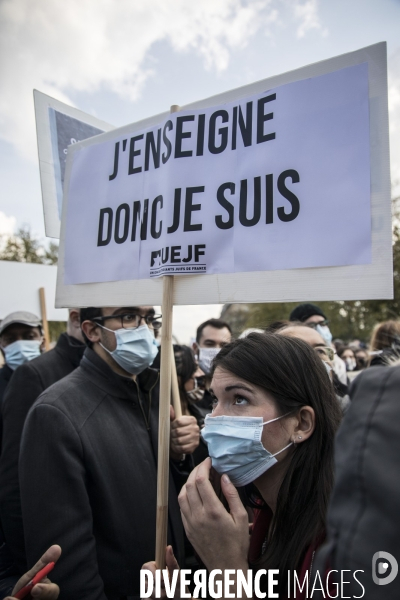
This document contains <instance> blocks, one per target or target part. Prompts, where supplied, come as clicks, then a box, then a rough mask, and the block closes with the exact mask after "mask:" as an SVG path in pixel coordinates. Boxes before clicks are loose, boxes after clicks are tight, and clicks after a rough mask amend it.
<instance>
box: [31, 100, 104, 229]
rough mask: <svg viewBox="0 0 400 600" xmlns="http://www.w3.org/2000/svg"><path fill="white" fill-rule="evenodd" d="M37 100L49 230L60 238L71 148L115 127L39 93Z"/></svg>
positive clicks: (41, 169)
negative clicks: (64, 186) (64, 190)
mask: <svg viewBox="0 0 400 600" xmlns="http://www.w3.org/2000/svg"><path fill="white" fill-rule="evenodd" d="M33 97H34V102H35V116H36V131H37V141H38V154H39V170H40V180H41V184H42V200H43V212H44V225H45V231H46V235H47V236H48V237H53V238H59V237H60V225H61V211H62V200H63V185H64V174H65V164H66V158H67V154H68V146H69V145H70V144H75V143H77V142H80V141H82V140H86V139H88V138H89V137H93V136H95V135H99V134H100V133H103V132H104V131H110V130H111V129H114V127H113V126H112V125H110V124H109V123H105V122H104V121H101V120H100V119H97V118H96V117H93V116H92V115H88V114H86V113H84V112H82V111H81V110H77V109H76V108H74V107H72V106H68V105H67V104H64V103H63V102H60V101H59V100H56V99H55V98H51V97H50V96H46V94H42V92H39V91H38V90H33Z"/></svg>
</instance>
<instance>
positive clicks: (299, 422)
mask: <svg viewBox="0 0 400 600" xmlns="http://www.w3.org/2000/svg"><path fill="white" fill-rule="evenodd" d="M314 429H315V412H314V409H313V408H312V407H311V406H302V407H301V409H300V410H299V412H298V413H297V415H296V424H295V426H294V429H293V433H292V442H293V443H294V444H301V443H302V442H304V441H305V440H308V438H309V437H310V436H311V435H312V434H313V432H314Z"/></svg>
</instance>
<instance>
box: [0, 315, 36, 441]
mask: <svg viewBox="0 0 400 600" xmlns="http://www.w3.org/2000/svg"><path fill="white" fill-rule="evenodd" d="M42 344H43V333H42V323H41V321H40V319H39V317H37V316H36V315H34V314H33V313H30V312H26V311H22V310H20V311H17V312H13V313H10V314H9V315H7V316H6V317H4V319H3V320H2V322H1V324H0V350H1V352H2V354H3V357H4V366H3V367H2V368H1V369H0V414H1V407H2V405H3V398H4V394H5V391H6V389H7V386H8V384H9V382H10V380H11V377H12V375H13V373H14V371H15V369H16V368H17V367H19V366H20V365H22V364H24V363H25V362H27V361H29V360H32V359H33V358H36V357H37V356H39V355H40V352H41V346H42ZM0 452H1V417H0Z"/></svg>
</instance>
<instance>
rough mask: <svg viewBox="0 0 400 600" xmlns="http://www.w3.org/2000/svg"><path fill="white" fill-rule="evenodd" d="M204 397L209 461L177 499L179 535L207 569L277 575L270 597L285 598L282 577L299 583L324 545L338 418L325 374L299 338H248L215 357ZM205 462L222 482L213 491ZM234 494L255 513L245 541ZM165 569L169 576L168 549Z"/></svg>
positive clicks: (240, 510)
mask: <svg viewBox="0 0 400 600" xmlns="http://www.w3.org/2000/svg"><path fill="white" fill-rule="evenodd" d="M211 389H212V393H213V394H214V397H215V404H214V410H213V413H212V415H209V416H207V417H206V420H205V427H204V430H203V437H204V439H205V440H206V441H207V442H208V451H209V454H210V457H211V460H210V459H207V460H206V461H204V462H203V463H202V464H201V465H199V466H198V467H196V469H195V470H194V471H193V472H192V473H191V475H190V476H189V479H188V481H187V484H186V485H185V486H184V487H183V489H182V491H181V493H180V497H179V503H180V507H181V512H182V518H183V523H184V526H185V529H186V533H187V536H188V538H189V540H190V541H191V543H192V544H193V546H194V548H195V550H196V552H197V553H198V555H199V556H200V558H201V560H202V561H203V563H204V565H205V566H206V567H207V569H208V570H209V571H210V570H213V569H221V570H225V569H234V570H238V569H241V570H243V571H244V572H245V573H246V571H247V569H248V568H251V569H253V574H254V571H256V570H258V569H279V573H280V576H279V597H280V598H281V600H282V599H283V598H286V597H292V596H290V595H289V591H288V589H287V581H288V575H287V574H288V571H290V572H291V573H292V574H293V571H296V572H297V575H298V577H299V579H300V581H302V580H303V577H304V575H305V574H306V572H307V571H309V570H310V569H311V566H312V561H313V557H314V553H315V551H316V549H317V548H318V547H319V546H320V544H321V543H322V542H323V541H324V538H325V529H326V524H325V518H326V511H327V505H328V501H329V496H330V493H331V489H332V484H333V445H334V436H335V432H336V430H337V427H338V425H339V422H340V418H341V413H340V408H339V406H338V403H337V400H336V397H335V394H334V392H333V388H332V385H331V382H330V380H329V377H328V375H327V372H326V369H325V367H324V365H323V363H322V361H321V360H320V359H319V357H318V356H317V355H316V353H315V352H314V350H313V349H312V348H311V347H310V346H309V345H308V344H306V343H305V342H303V341H302V340H299V339H296V338H289V337H285V336H282V335H277V334H265V333H264V334H250V335H249V336H248V337H247V338H245V339H242V340H236V341H235V342H233V343H231V344H228V345H226V346H224V348H222V350H221V351H220V352H219V354H218V355H217V356H216V357H215V359H214V362H213V379H212V384H211ZM211 463H212V466H213V468H214V469H215V470H216V471H217V472H218V473H219V475H222V477H221V479H220V482H219V481H218V480H217V481H213V483H214V488H215V489H214V488H213V486H212V484H211V482H210V471H211ZM212 473H213V471H211V477H212V479H213V480H215V479H216V478H215V476H213V475H212ZM219 485H220V489H221V491H222V495H223V496H224V497H225V500H226V502H227V504H228V506H229V511H228V510H227V509H226V507H225V506H226V503H225V502H221V501H220V499H219V497H218V487H219ZM236 488H240V490H241V495H242V499H243V500H244V501H245V502H247V503H249V502H250V503H251V505H252V506H253V507H256V511H255V512H256V516H255V519H254V524H253V528H252V534H251V538H250V540H249V535H248V519H247V512H246V510H245V507H244V505H243V503H242V500H241V498H240V497H239V493H238V491H237V489H236ZM215 490H217V492H216V491H215ZM167 565H168V567H169V568H170V569H173V568H177V565H176V562H174V559H173V555H172V550H171V548H170V547H169V548H168V550H167ZM147 568H149V567H148V566H147ZM263 591H266V589H264V590H263ZM274 591H276V590H274ZM304 593H305V591H304ZM296 597H297V598H298V599H299V598H301V597H303V596H302V593H300V594H299V593H298V594H297V596H296Z"/></svg>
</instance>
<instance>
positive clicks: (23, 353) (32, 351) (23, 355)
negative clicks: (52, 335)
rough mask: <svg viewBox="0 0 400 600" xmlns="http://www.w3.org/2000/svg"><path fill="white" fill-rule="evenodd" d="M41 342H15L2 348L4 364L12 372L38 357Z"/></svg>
mask: <svg viewBox="0 0 400 600" xmlns="http://www.w3.org/2000/svg"><path fill="white" fill-rule="evenodd" d="M41 345H42V340H17V341H16V342H13V343H12V344H9V345H8V346H6V347H5V348H3V352H4V357H5V361H6V364H7V365H8V366H9V367H10V369H12V370H13V371H14V370H15V369H16V368H17V367H19V366H20V365H23V364H24V363H26V362H28V361H29V360H32V359H33V358H36V357H37V356H39V355H40V346H41Z"/></svg>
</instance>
